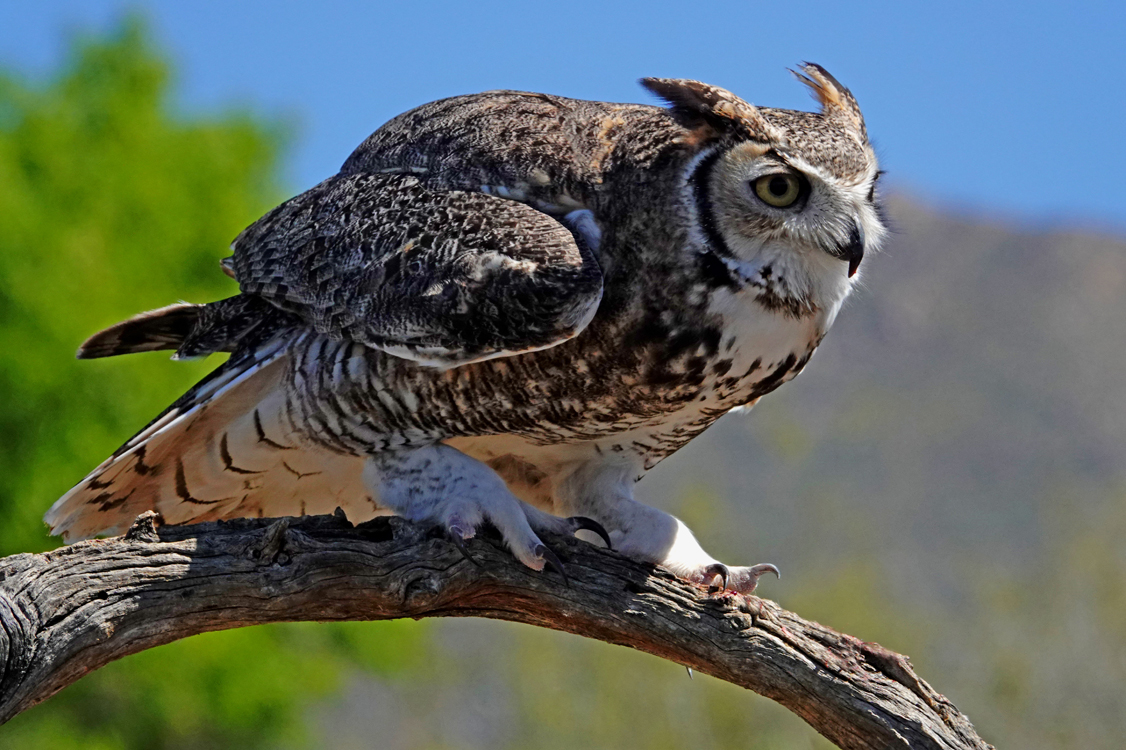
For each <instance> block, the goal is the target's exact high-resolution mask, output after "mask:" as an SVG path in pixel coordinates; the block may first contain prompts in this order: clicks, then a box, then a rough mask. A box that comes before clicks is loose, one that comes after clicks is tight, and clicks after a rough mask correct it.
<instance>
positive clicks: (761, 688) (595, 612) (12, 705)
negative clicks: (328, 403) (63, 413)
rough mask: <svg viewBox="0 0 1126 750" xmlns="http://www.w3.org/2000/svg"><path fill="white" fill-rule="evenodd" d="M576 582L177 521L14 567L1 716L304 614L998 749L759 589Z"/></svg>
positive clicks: (604, 560)
mask: <svg viewBox="0 0 1126 750" xmlns="http://www.w3.org/2000/svg"><path fill="white" fill-rule="evenodd" d="M550 543H551V544H552V546H553V548H554V549H555V550H556V552H557V553H558V554H559V556H560V558H562V559H563V560H564V562H565V564H566V566H567V572H568V575H569V576H570V579H571V585H570V586H566V585H564V583H563V581H562V579H561V578H560V577H559V576H558V575H557V574H555V573H551V572H548V573H546V574H537V573H534V572H533V571H530V570H529V569H527V568H525V567H524V566H522V565H521V564H520V563H518V562H517V561H516V560H515V559H514V558H513V557H512V556H511V555H510V554H509V553H507V552H506V551H505V550H504V549H503V548H502V546H501V545H500V543H499V542H498V541H494V540H490V539H488V538H485V539H482V538H480V537H479V538H478V539H475V540H473V541H472V543H471V547H470V549H471V551H472V554H473V556H474V558H475V559H476V560H478V561H479V562H481V563H482V567H476V566H474V565H471V564H469V563H468V562H467V561H466V560H465V559H464V558H463V557H462V556H461V555H460V553H459V552H458V551H457V549H456V548H455V547H454V546H453V545H452V544H451V543H449V542H447V541H445V540H444V539H441V538H437V537H435V536H433V535H432V534H428V533H427V532H426V530H424V529H422V528H420V527H418V526H415V525H412V524H410V523H408V522H406V521H404V520H402V519H399V518H381V519H376V520H375V521H372V522H369V523H366V524H362V525H360V526H358V527H353V526H352V525H351V524H350V523H348V522H347V521H346V520H344V519H343V518H342V517H333V516H319V517H309V518H300V519H282V520H271V519H265V520H255V519H244V520H239V521H234V522H230V523H210V524H201V525H198V526H181V527H161V528H157V527H156V526H155V525H154V518H153V516H152V515H151V514H146V515H145V516H142V517H141V518H140V519H138V522H137V523H136V524H134V526H133V528H132V529H130V531H129V533H128V534H126V535H125V536H124V537H120V538H116V539H108V540H97V541H91V542H83V543H80V544H76V545H73V546H71V547H65V548H62V549H59V550H55V551H53V552H48V553H45V554H40V555H29V554H28V555H14V556H12V557H9V558H6V559H3V560H0V722H2V721H7V720H8V719H10V718H12V717H13V716H15V715H16V714H18V713H19V712H21V711H23V710H25V709H27V708H30V707H31V706H34V705H35V704H37V703H39V702H41V701H43V700H46V699H47V698H48V697H50V696H51V695H53V694H54V693H56V692H57V691H59V690H61V689H62V688H63V687H65V686H67V685H69V684H70V683H72V682H74V681H75V680H77V679H79V678H80V677H82V676H83V675H85V674H87V673H88V672H91V671H93V670H95V669H97V668H98V667H101V666H103V665H104V664H107V663H108V662H110V661H113V660H114V659H117V658H120V657H122V656H126V655H128V654H132V653H136V652H138V651H142V650H144V649H147V648H151V647H153V646H157V645H160V644H163V643H168V642H170V641H174V640H177V639H179V638H184V637H186V636H189V635H194V634H196V633H202V632H205V631H210V630H222V629H226V628H237V627H242V626H245V625H256V624H260V623H267V622H281V621H294V620H321V621H325V620H382V619H389V618H398V617H414V618H421V617H443V616H447V617H448V616H454V617H465V616H477V617H493V618H497V619H502V620H513V621H516V622H524V623H529V624H532V625H539V626H542V627H546V628H553V629H556V630H565V631H568V632H571V633H577V634H579V635H583V636H587V637H589V638H597V639H599V640H602V641H607V642H609V643H616V644H621V645H624V646H630V647H633V648H636V649H640V650H642V651H646V652H648V653H651V654H655V655H657V656H660V657H663V658H666V659H671V660H673V661H675V662H679V663H680V664H684V665H686V666H688V667H691V668H692V669H695V670H697V671H700V672H704V673H707V674H711V675H714V676H715V677H718V678H720V679H723V680H727V681H728V682H732V683H734V684H736V685H741V686H743V687H745V688H749V689H751V690H754V691H755V692H757V693H760V694H762V695H764V696H766V697H768V698H771V699H773V700H776V701H778V702H779V703H781V704H782V705H784V706H786V707H787V708H789V709H790V710H791V711H793V712H795V713H796V714H798V715H799V716H801V717H802V718H803V719H805V720H806V721H807V722H808V723H809V724H810V725H812V726H813V728H814V729H816V730H817V731H818V732H820V733H821V734H823V735H824V736H825V737H827V738H829V739H830V740H832V741H833V742H835V743H836V744H837V745H839V746H840V747H843V748H879V749H880V750H884V749H885V748H979V749H980V748H988V747H990V746H989V745H987V744H986V743H985V742H983V741H982V740H981V738H980V737H978V736H977V734H976V733H975V732H974V730H973V727H972V726H971V725H970V722H969V720H968V719H967V718H966V717H965V716H963V715H962V714H961V713H959V712H958V710H957V709H956V708H955V707H954V706H953V705H951V704H950V702H949V701H947V700H946V699H945V698H944V697H943V696H941V695H939V694H938V693H936V692H935V691H934V690H933V689H931V687H930V686H929V685H927V684H926V683H925V682H923V681H922V680H920V679H919V678H918V677H917V676H916V675H915V673H914V671H912V669H911V666H910V664H909V663H908V662H907V660H906V659H905V658H904V657H902V656H900V655H898V654H895V653H892V652H890V651H888V650H887V649H884V648H883V647H881V646H879V645H876V644H874V643H864V642H861V641H859V640H857V639H856V638H853V637H851V636H848V635H843V634H841V633H837V632H835V631H833V630H830V629H829V628H826V627H823V626H821V625H818V624H816V623H812V622H808V621H806V620H803V619H801V618H800V617H798V616H797V615H795V614H793V613H791V612H787V611H785V610H783V609H782V608H780V607H779V606H778V605H776V604H774V603H773V602H769V601H766V600H762V599H758V598H755V597H741V596H735V597H732V596H726V597H717V596H709V595H708V593H707V592H706V591H704V590H703V589H702V588H700V587H698V586H694V585H691V584H688V583H685V582H683V581H680V580H678V579H676V578H674V577H672V576H671V575H669V574H667V573H664V572H663V571H661V570H659V569H657V570H654V569H653V568H652V566H647V565H642V564H640V563H636V562H633V561H631V560H628V559H626V558H624V557H622V556H621V555H618V554H616V553H613V552H610V551H608V550H604V549H601V548H598V547H595V546H593V545H589V544H585V543H583V542H579V541H577V540H568V539H561V538H552V539H551V540H550Z"/></svg>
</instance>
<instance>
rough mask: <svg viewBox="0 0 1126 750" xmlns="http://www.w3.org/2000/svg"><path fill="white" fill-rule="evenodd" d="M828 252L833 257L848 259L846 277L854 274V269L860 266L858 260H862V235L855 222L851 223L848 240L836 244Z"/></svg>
mask: <svg viewBox="0 0 1126 750" xmlns="http://www.w3.org/2000/svg"><path fill="white" fill-rule="evenodd" d="M829 254H830V255H832V256H833V257H834V258H840V259H841V260H844V261H848V277H849V278H850V279H851V278H852V277H853V276H854V275H856V269H858V268H860V261H862V260H864V235H863V234H862V233H861V232H860V227H859V226H857V225H856V223H855V222H854V223H853V225H852V231H851V232H849V235H848V241H847V242H844V243H841V244H839V245H837V246H836V248H834V249H833V250H832V251H830V252H829Z"/></svg>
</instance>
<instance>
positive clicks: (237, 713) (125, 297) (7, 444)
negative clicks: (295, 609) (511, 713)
mask: <svg viewBox="0 0 1126 750" xmlns="http://www.w3.org/2000/svg"><path fill="white" fill-rule="evenodd" d="M168 89H169V70H168V65H167V63H166V62H165V61H164V60H163V59H162V58H161V56H160V55H159V54H157V53H156V52H155V51H154V50H153V48H152V46H151V45H150V44H149V43H148V41H147V40H146V33H145V30H144V27H143V24H141V23H140V22H139V21H138V20H136V19H130V20H127V21H126V22H125V23H123V24H122V26H121V28H120V30H119V31H118V32H117V33H115V34H113V35H112V36H111V37H110V38H108V39H104V40H98V39H89V38H87V39H78V40H76V42H75V44H74V46H73V51H72V53H71V56H70V59H69V61H68V62H67V63H66V64H65V66H64V68H63V70H62V71H61V73H60V74H59V75H58V76H57V77H56V78H54V80H52V81H50V82H48V83H46V84H44V85H34V84H31V83H28V82H25V81H21V80H18V78H17V77H16V76H15V75H12V74H3V73H0V394H2V396H0V434H2V435H4V439H3V440H2V441H0V514H2V517H3V519H4V523H3V524H2V525H0V554H4V555H7V554H12V553H16V552H32V551H40V550H44V549H48V548H50V547H52V546H55V545H56V544H57V540H53V539H50V538H49V537H48V536H47V533H46V529H45V527H44V525H43V523H42V521H41V520H40V519H41V517H42V515H43V512H44V511H45V510H46V508H47V507H48V506H49V505H50V503H51V502H52V501H53V500H54V499H55V498H56V497H58V496H59V495H60V494H62V493H63V492H64V491H66V489H68V488H69V487H70V486H71V485H72V484H73V483H74V482H76V481H78V480H79V479H81V478H82V476H83V475H84V474H85V473H86V472H87V471H89V470H90V469H91V468H93V467H94V466H95V465H97V464H98V463H99V462H100V461H101V460H102V459H103V458H105V457H106V456H107V455H109V453H110V452H111V451H112V450H113V449H114V448H116V447H117V446H118V445H119V444H120V443H121V442H123V441H124V439H125V438H127V437H128V436H129V435H130V434H132V433H133V432H134V431H135V430H136V429H138V428H139V427H140V426H142V425H144V424H145V423H146V422H147V421H148V420H149V419H150V418H152V417H153V416H154V415H155V414H157V413H158V412H159V411H160V409H162V408H163V407H164V406H166V405H167V404H168V403H170V402H171V401H172V400H173V399H174V398H175V397H176V396H177V395H179V394H180V393H181V392H183V391H184V390H186V389H187V387H188V386H189V385H190V384H191V383H192V382H194V381H195V380H197V379H198V378H200V377H201V376H202V375H203V374H204V373H206V372H207V371H208V370H209V369H211V367H213V366H214V364H215V362H214V361H212V362H209V363H199V362H196V363H170V362H168V360H167V357H166V356H164V355H161V354H142V355H133V356H131V357H126V358H122V359H115V360H109V361H94V362H77V361H75V360H74V358H73V356H72V354H73V352H74V350H75V348H76V346H77V344H78V343H79V342H81V341H82V340H83V338H85V337H86V336H87V335H89V334H90V333H92V332H94V331H96V330H98V329H99V328H101V327H103V326H105V325H108V324H110V323H113V322H116V321H117V320H120V319H123V318H125V317H127V316H129V315H132V314H133V313H136V312H138V311H140V310H144V309H149V308H153V307H159V306H162V305H166V304H168V303H170V302H174V301H176V300H177V299H187V300H193V301H204V300H211V299H218V298H220V297H224V296H229V295H231V294H233V293H234V292H235V291H236V288H235V285H234V284H233V282H231V281H230V280H229V279H227V278H226V277H225V276H224V275H223V274H222V273H220V272H219V267H218V261H219V258H220V257H222V256H223V255H224V254H225V252H224V251H225V249H226V247H227V245H228V244H229V242H230V241H231V239H232V238H233V237H234V236H235V235H236V234H237V233H238V232H239V231H240V230H241V229H242V228H243V227H245V226H246V225H247V224H249V223H250V222H251V221H253V220H254V219H255V218H257V217H258V216H259V215H261V214H262V213H263V212H264V211H265V210H266V209H268V208H269V207H271V206H272V205H274V204H276V203H277V202H279V199H280V198H281V197H284V196H282V194H281V191H280V189H279V185H278V179H277V162H278V154H279V151H280V148H281V145H282V143H283V141H284V134H285V131H284V128H282V127H279V126H277V125H274V124H270V123H267V122H264V121H263V120H262V119H261V118H260V117H258V116H256V115H252V114H250V113H247V112H235V113H227V114H224V115H222V116H219V117H214V118H191V119H189V118H185V117H174V116H172V115H171V114H170V112H169V106H168V101H167V92H168ZM419 638H421V631H420V630H419V629H418V626H416V625H414V624H413V623H402V624H400V623H387V624H364V623H359V624H346V625H332V626H327V625H326V626H311V625H304V626H299V625H294V626H281V627H271V628H258V629H253V630H241V631H236V632H229V633H216V634H210V635H206V636H201V637H198V638H193V639H190V640H188V641H182V642H179V643H175V644H171V645H169V646H165V647H163V648H158V649H154V650H152V651H149V652H146V653H143V654H140V655H138V656H135V657H130V658H128V659H125V660H123V661H120V662H117V663H115V664H113V665H111V666H110V667H108V668H106V669H104V670H102V671H100V672H98V673H96V674H94V675H92V676H90V677H87V678H86V679H84V680H82V681H81V682H79V683H78V684H77V685H75V686H73V687H71V688H69V689H67V690H65V691H64V692H63V693H61V694H60V695H58V696H56V697H55V698H53V699H52V700H50V701H48V702H47V703H46V704H44V705H42V706H39V707H37V708H35V709H33V710H31V711H29V712H27V713H26V714H24V715H22V716H20V717H18V718H17V719H15V720H14V721H12V722H11V723H10V724H9V725H7V726H6V727H4V728H3V729H2V730H0V747H5V748H6V747H12V748H16V747H18V748H50V747H86V748H194V747H218V746H221V747H240V748H253V747H265V746H272V747H276V746H278V745H279V744H281V745H300V744H302V741H303V739H304V737H305V735H304V734H303V724H302V719H303V716H304V714H305V711H304V706H305V705H307V704H308V703H309V702H311V701H313V700H315V699H316V698H318V697H320V696H324V695H326V694H329V693H330V692H332V691H333V690H334V689H335V688H336V687H337V685H338V683H339V682H340V680H339V677H340V675H341V673H342V671H344V670H346V669H347V668H348V665H355V664H361V665H365V666H367V667H369V668H371V669H376V670H380V671H388V670H392V671H393V670H396V669H398V668H401V667H403V666H404V665H405V664H406V662H407V658H406V657H405V656H404V655H406V654H411V653H419V652H420V651H422V649H419V648H414V647H413V646H414V644H415V642H416V641H417V640H418V639H419Z"/></svg>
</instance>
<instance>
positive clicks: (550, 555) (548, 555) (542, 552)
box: [532, 544, 571, 586]
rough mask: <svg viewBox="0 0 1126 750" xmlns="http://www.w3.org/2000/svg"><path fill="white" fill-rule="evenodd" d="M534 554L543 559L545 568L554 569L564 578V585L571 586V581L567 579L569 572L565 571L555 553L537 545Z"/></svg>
mask: <svg viewBox="0 0 1126 750" xmlns="http://www.w3.org/2000/svg"><path fill="white" fill-rule="evenodd" d="M532 554H534V555H536V556H538V557H542V558H543V562H544V566H545V567H549V568H552V569H553V570H555V572H556V573H558V574H559V575H561V576H563V584H564V585H566V586H570V585H571V581H570V580H569V579H568V578H567V571H566V570H564V569H563V563H561V562H560V561H559V558H558V557H556V555H555V553H554V552H552V551H551V550H550V549H548V548H547V547H545V546H544V545H542V544H537V545H536V548H535V549H534V550H532Z"/></svg>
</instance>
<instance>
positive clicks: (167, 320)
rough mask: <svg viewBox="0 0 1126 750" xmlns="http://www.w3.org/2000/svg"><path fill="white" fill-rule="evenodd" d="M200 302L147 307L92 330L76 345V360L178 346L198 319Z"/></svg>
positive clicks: (201, 306)
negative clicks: (110, 324)
mask: <svg viewBox="0 0 1126 750" xmlns="http://www.w3.org/2000/svg"><path fill="white" fill-rule="evenodd" d="M203 307H204V306H203V305H190V304H187V303H186V302H181V303H179V304H175V305H169V306H168V307H162V308H160V309H158V310H149V311H148V312H143V313H141V314H140V315H135V316H133V317H132V318H129V320H123V321H122V322H120V323H118V324H116V325H112V326H110V327H109V328H107V329H105V330H104V331H99V332H98V333H95V334H94V335H93V336H91V337H90V338H88V339H86V340H85V341H84V342H82V346H80V347H78V358H79V359H98V358H100V357H116V356H117V355H119V354H133V353H134V352H153V351H159V350H161V349H179V348H180V344H182V343H183V341H184V339H186V338H187V337H188V335H189V334H190V333H191V331H192V328H194V327H195V324H196V321H197V320H199V315H200V312H201V311H202V310H203Z"/></svg>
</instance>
